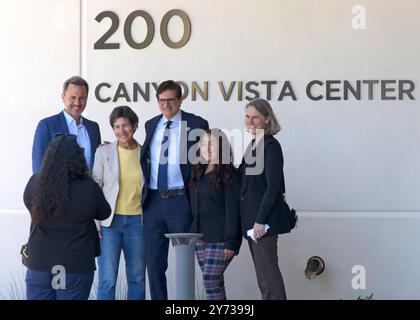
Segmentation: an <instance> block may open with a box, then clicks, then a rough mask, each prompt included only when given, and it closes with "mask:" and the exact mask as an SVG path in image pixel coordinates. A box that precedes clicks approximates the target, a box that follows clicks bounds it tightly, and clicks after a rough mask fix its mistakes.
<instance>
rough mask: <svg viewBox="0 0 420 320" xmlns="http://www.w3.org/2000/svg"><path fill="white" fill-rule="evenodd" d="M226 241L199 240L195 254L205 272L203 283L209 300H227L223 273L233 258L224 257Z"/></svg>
mask: <svg viewBox="0 0 420 320" xmlns="http://www.w3.org/2000/svg"><path fill="white" fill-rule="evenodd" d="M223 250H224V242H216V243H209V242H205V241H203V240H197V242H196V244H195V254H196V256H197V260H198V264H199V265H200V268H201V271H202V272H203V284H204V289H205V290H206V295H207V299H208V300H226V291H225V280H224V277H223V273H224V272H225V270H226V268H227V266H228V265H229V263H230V262H231V261H232V259H229V260H225V259H224V257H223Z"/></svg>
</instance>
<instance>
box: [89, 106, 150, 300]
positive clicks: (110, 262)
mask: <svg viewBox="0 0 420 320" xmlns="http://www.w3.org/2000/svg"><path fill="white" fill-rule="evenodd" d="M109 118H110V119H109V122H110V124H111V127H112V129H113V130H114V134H115V137H116V138H117V140H116V141H114V142H112V143H110V144H106V145H103V146H101V147H99V148H98V149H97V151H96V154H95V162H94V166H93V170H92V176H93V178H94V179H95V181H96V182H97V183H98V184H99V186H101V188H102V190H103V192H104V195H105V198H106V199H107V201H108V203H109V205H110V206H111V209H112V213H111V216H110V217H109V218H108V219H106V220H104V221H101V222H100V224H99V223H97V226H98V230H99V237H100V244H101V255H100V256H99V257H98V266H99V283H98V292H97V298H98V299H100V300H114V299H115V286H116V283H117V277H118V267H119V262H120V256H121V251H122V252H123V253H124V259H125V267H126V276H127V285H128V292H127V299H128V300H144V299H145V271H146V267H145V261H144V239H143V219H142V213H143V212H142V208H141V190H142V187H143V181H144V179H143V173H142V171H141V167H140V148H141V146H140V144H139V143H138V142H137V141H136V140H135V139H134V137H133V135H134V132H135V131H136V129H137V127H138V117H137V115H136V114H135V112H134V111H133V110H132V109H131V108H129V107H127V106H119V107H116V108H115V109H114V110H113V111H112V113H111V115H110V117H109Z"/></svg>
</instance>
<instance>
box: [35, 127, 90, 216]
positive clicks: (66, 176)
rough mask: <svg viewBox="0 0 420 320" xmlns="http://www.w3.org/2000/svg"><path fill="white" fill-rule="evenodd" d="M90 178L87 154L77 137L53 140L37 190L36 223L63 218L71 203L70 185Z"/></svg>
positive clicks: (46, 153)
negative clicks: (62, 215) (69, 201)
mask: <svg viewBox="0 0 420 320" xmlns="http://www.w3.org/2000/svg"><path fill="white" fill-rule="evenodd" d="M88 176H89V170H88V167H87V164H86V159H85V156H84V152H83V149H82V148H80V147H79V145H78V144H77V141H76V136H73V135H61V136H58V137H56V138H54V139H53V140H51V142H50V144H49V145H48V148H47V150H46V151H45V155H44V159H43V161H42V166H41V171H40V172H39V176H38V179H37V182H36V186H35V188H34V190H35V191H34V194H33V200H32V203H33V205H32V219H33V220H34V222H39V221H43V220H46V219H48V218H51V217H53V216H58V215H60V214H62V213H63V212H64V210H65V208H66V206H67V202H68V200H69V188H70V182H71V181H72V180H76V179H86V178H87V177H88Z"/></svg>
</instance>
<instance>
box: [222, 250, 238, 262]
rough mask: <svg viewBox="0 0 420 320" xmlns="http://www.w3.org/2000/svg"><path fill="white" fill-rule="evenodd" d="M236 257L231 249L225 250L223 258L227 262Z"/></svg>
mask: <svg viewBox="0 0 420 320" xmlns="http://www.w3.org/2000/svg"><path fill="white" fill-rule="evenodd" d="M234 255H235V251H233V250H230V249H224V250H223V257H224V259H225V260H230V259H232V258H233V256H234Z"/></svg>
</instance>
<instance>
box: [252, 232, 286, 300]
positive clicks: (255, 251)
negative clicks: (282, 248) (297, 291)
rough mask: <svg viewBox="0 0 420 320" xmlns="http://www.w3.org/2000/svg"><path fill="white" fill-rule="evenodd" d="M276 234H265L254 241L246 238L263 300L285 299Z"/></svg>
mask: <svg viewBox="0 0 420 320" xmlns="http://www.w3.org/2000/svg"><path fill="white" fill-rule="evenodd" d="M277 239H278V236H277V235H266V236H264V237H262V238H259V239H258V242H257V243H255V242H254V241H253V240H248V244H249V249H250V250H251V256H252V260H253V261H254V267H255V273H256V275H257V281H258V286H259V288H260V291H261V298H262V299H263V300H286V299H287V297H286V290H285V288H284V282H283V277H282V275H281V272H280V268H279V262H278V256H277Z"/></svg>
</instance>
